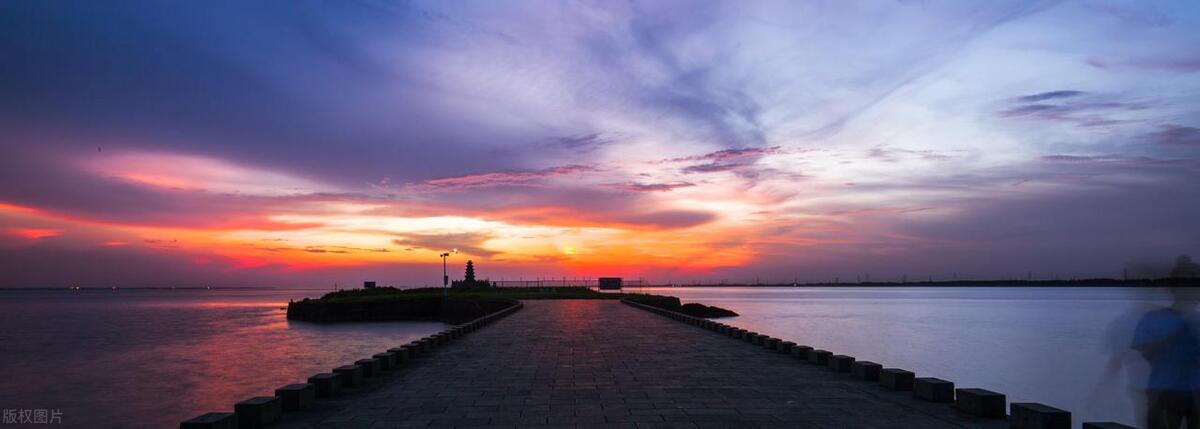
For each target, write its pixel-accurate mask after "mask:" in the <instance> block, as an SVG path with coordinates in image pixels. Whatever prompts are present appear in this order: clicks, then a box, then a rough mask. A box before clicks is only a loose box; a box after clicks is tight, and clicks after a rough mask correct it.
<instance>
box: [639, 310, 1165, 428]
mask: <svg viewBox="0 0 1200 429" xmlns="http://www.w3.org/2000/svg"><path fill="white" fill-rule="evenodd" d="M644 291H645V292H648V293H660V294H666V295H675V296H679V297H681V298H684V300H685V301H696V302H703V303H705V304H712V305H717V306H720V307H724V308H729V309H731V310H734V311H736V312H738V313H739V314H741V316H739V317H736V318H732V319H727V323H730V324H733V325H736V326H739V327H742V328H746V329H751V330H755V331H758V332H762V333H765V334H768V335H772V336H776V337H781V338H787V339H789V340H792V341H796V342H799V343H803V344H808V345H813V346H817V347H820V348H823V349H826V350H831V351H834V352H836V353H841V354H847V355H851V356H855V357H857V358H859V359H863V360H870V361H873V362H880V363H882V364H884V365H886V366H891V367H899V368H906V369H910V370H913V371H915V372H917V373H918V374H920V375H921V376H930V377H939V378H943V379H948V380H953V381H955V383H956V385H958V386H961V387H980V388H985V389H989V390H994V391H998V392H1003V393H1006V394H1007V395H1008V399H1009V400H1010V402H1041V403H1044V404H1047V405H1051V406H1055V407H1058V408H1063V409H1066V410H1069V411H1071V412H1072V413H1073V414H1074V417H1075V419H1076V421H1117V422H1121V423H1125V424H1129V425H1137V426H1139V427H1140V426H1144V423H1142V422H1144V421H1145V420H1144V419H1143V418H1141V417H1139V416H1141V415H1144V412H1143V411H1139V407H1143V408H1144V402H1145V400H1144V398H1145V396H1144V389H1145V381H1146V374H1148V373H1149V365H1148V364H1147V363H1146V361H1145V360H1144V359H1142V358H1141V356H1140V355H1139V354H1137V353H1136V352H1134V351H1132V350H1131V349H1130V344H1132V336H1133V334H1132V332H1133V326H1134V325H1135V324H1136V322H1137V320H1138V319H1139V317H1140V316H1141V315H1142V314H1145V313H1146V311H1148V310H1149V309H1150V308H1161V307H1162V306H1164V305H1169V303H1170V300H1169V297H1168V296H1167V295H1166V294H1165V293H1164V292H1163V291H1161V290H1155V289H1131V288H1020V287H1012V288H1008V287H986V288H950V287H937V288H919V287H917V288H913V287H876V288H860V287H840V288H807V287H793V288H740V287H728V288H646V289H644ZM1114 317H1118V318H1124V319H1126V320H1131V322H1120V321H1118V322H1114V321H1113V319H1114ZM1118 325H1119V326H1118ZM1122 326H1123V327H1124V328H1121V327H1122ZM1122 329H1124V330H1125V331H1127V332H1125V333H1123V334H1119V335H1118V334H1113V333H1112V332H1119V331H1121V330H1122ZM1120 335H1124V338H1115V337H1116V336H1120ZM1131 394H1136V395H1137V397H1138V401H1133V400H1131V398H1132V397H1131Z"/></svg>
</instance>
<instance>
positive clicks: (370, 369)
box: [354, 358, 383, 378]
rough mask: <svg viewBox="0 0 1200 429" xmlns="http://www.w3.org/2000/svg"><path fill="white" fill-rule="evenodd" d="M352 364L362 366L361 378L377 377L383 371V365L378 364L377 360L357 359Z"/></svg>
mask: <svg viewBox="0 0 1200 429" xmlns="http://www.w3.org/2000/svg"><path fill="white" fill-rule="evenodd" d="M354 364H355V365H361V366H362V369H363V377H367V378H371V377H378V376H379V375H380V372H382V371H383V364H382V363H380V362H379V359H375V358H370V359H359V360H356V361H354Z"/></svg>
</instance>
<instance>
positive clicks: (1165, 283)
mask: <svg viewBox="0 0 1200 429" xmlns="http://www.w3.org/2000/svg"><path fill="white" fill-rule="evenodd" d="M1169 286H1184V287H1200V278H1171V279H1138V280H1117V279H1082V280H943V281H932V282H931V281H918V282H837V283H834V282H810V283H772V284H746V283H726V284H658V285H639V286H625V287H624V289H632V290H636V289H639V288H675V287H699V288H731V287H740V288H795V287H833V288H838V287H1169ZM419 287H421V286H412V287H404V289H415V288H419ZM546 287H552V286H550V285H547V286H546ZM343 289H356V288H343ZM0 290H11V291H18V290H59V291H64V290H66V291H111V290H189V291H194V290H263V291H269V290H305V291H329V292H333V291H334V289H330V288H305V287H272V286H213V287H116V288H113V287H78V288H75V287H0Z"/></svg>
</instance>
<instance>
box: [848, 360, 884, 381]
mask: <svg viewBox="0 0 1200 429" xmlns="http://www.w3.org/2000/svg"><path fill="white" fill-rule="evenodd" d="M880 369H883V365H880V364H877V363H875V362H870V361H865V360H860V361H855V362H854V363H853V364H850V376H852V377H854V378H857V379H859V380H862V381H879V370H880Z"/></svg>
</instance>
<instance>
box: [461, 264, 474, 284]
mask: <svg viewBox="0 0 1200 429" xmlns="http://www.w3.org/2000/svg"><path fill="white" fill-rule="evenodd" d="M463 280H464V281H465V282H466V283H467V284H474V283H475V263H474V262H471V261H469V260H468V261H467V274H466V276H465V277H464V278H463Z"/></svg>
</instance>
